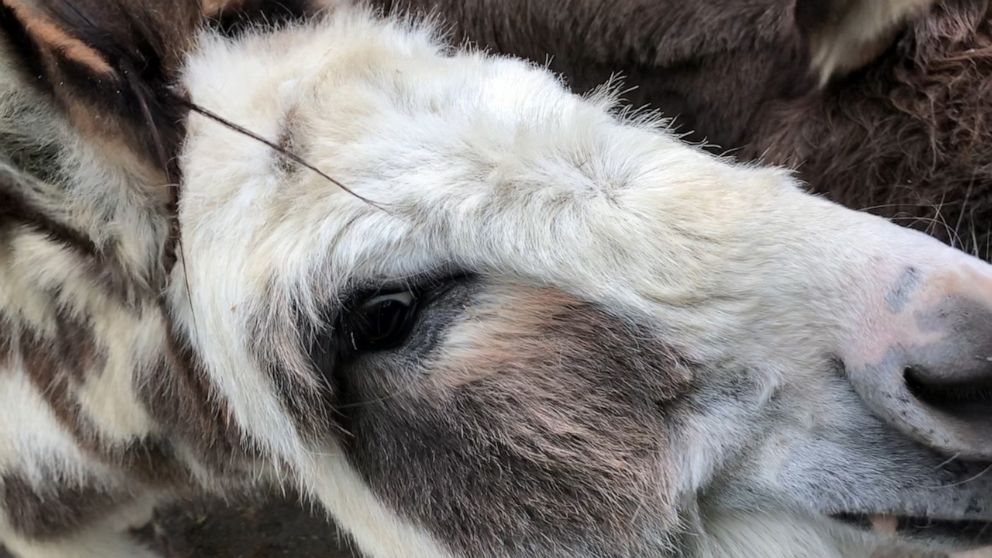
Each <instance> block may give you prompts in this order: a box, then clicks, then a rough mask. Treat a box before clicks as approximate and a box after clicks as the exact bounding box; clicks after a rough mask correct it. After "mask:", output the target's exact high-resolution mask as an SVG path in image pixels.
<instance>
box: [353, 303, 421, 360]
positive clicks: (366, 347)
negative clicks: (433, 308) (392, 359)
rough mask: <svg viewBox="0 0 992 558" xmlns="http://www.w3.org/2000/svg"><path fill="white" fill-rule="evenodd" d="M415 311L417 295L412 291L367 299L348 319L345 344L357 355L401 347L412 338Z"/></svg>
mask: <svg viewBox="0 0 992 558" xmlns="http://www.w3.org/2000/svg"><path fill="white" fill-rule="evenodd" d="M416 310H417V295H416V294H415V293H413V292H411V291H401V292H395V293H385V294H377V295H375V296H372V297H370V298H367V299H365V300H364V301H363V302H361V303H360V304H359V305H358V307H356V308H354V309H353V310H352V311H351V313H350V315H349V316H348V318H347V320H346V325H345V332H344V333H345V335H346V336H347V337H346V338H345V343H346V344H347V346H348V348H349V349H351V350H352V351H354V352H356V353H362V352H373V351H384V350H386V349H392V348H395V347H398V346H399V345H401V344H402V343H403V342H404V341H405V340H406V338H407V337H408V336H409V335H410V330H411V329H412V328H413V323H414V321H415V318H416V314H417V312H416Z"/></svg>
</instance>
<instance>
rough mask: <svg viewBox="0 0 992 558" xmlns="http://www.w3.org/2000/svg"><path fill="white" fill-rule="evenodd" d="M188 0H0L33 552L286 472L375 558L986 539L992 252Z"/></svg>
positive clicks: (2, 327)
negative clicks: (946, 242) (162, 506)
mask: <svg viewBox="0 0 992 558" xmlns="http://www.w3.org/2000/svg"><path fill="white" fill-rule="evenodd" d="M202 9H203V7H202V6H200V5H199V2H197V1H195V0H177V1H175V2H171V3H165V2H160V1H158V0H132V1H127V2H125V1H124V0H116V1H110V0H63V1H56V0H0V28H2V30H3V46H2V50H0V60H2V62H0V64H2V68H0V79H2V85H0V148H2V151H0V157H2V159H0V496H2V499H0V540H2V542H3V544H4V545H5V546H7V547H8V549H9V550H10V551H11V552H13V553H14V554H15V555H16V556H18V557H19V558H35V557H86V558H96V557H101V558H102V557H118V556H120V557H124V556H128V557H130V556H148V555H150V554H151V553H150V551H148V550H146V549H143V548H141V547H140V546H138V545H137V543H135V542H133V541H132V540H130V539H129V538H128V536H127V534H126V533H125V532H123V531H122V530H123V529H125V528H126V527H127V526H128V525H131V524H134V523H136V522H139V521H140V520H141V519H142V518H143V517H144V514H143V513H141V512H142V511H143V510H146V509H148V508H149V507H150V506H152V505H154V503H155V502H156V501H161V499H162V498H168V497H169V496H171V495H174V494H177V493H179V492H180V491H181V490H184V489H189V488H190V487H192V490H208V491H216V492H221V493H229V492H231V491H238V490H245V489H249V488H251V487H253V486H256V485H264V486H273V485H275V486H278V485H280V484H281V485H291V486H294V487H296V488H299V489H301V490H302V491H303V493H304V494H305V495H307V496H308V497H309V498H311V499H312V500H313V501H314V502H316V503H319V505H321V506H322V507H323V508H324V509H326V510H327V511H328V512H329V514H330V515H332V516H333V517H334V519H335V520H337V521H338V522H339V524H340V525H341V526H343V527H344V528H345V529H346V530H347V531H348V532H349V533H350V534H351V536H352V537H353V538H354V540H355V541H356V543H357V544H358V546H359V547H360V548H361V549H362V550H363V551H364V552H365V553H367V554H368V555H369V556H371V557H373V558H387V557H395V558H400V557H404V558H469V557H471V558H487V557H492V558H496V557H513V558H555V557H561V558H565V557H581V558H593V557H595V558H609V557H638V558H649V557H660V556H684V557H709V556H741V557H756V556H761V557H775V556H783V557H799V556H809V557H841V556H843V557H857V556H867V555H869V554H870V553H871V552H872V551H873V550H874V549H876V548H880V547H887V546H893V545H896V546H899V545H903V546H904V547H905V548H907V549H913V548H916V549H927V548H953V547H958V546H968V545H969V544H972V543H975V542H981V540H982V539H989V538H990V537H989V536H988V535H989V533H988V532H987V530H986V527H987V526H988V522H989V521H992V478H990V477H989V475H985V474H984V473H985V471H986V470H987V465H986V463H987V462H988V461H989V460H992V410H990V409H989V407H988V404H987V401H986V397H987V394H988V393H989V387H990V384H992V268H990V267H989V266H988V265H986V264H984V263H982V262H980V261H978V260H976V259H973V258H970V257H968V256H966V255H964V254H963V253H959V252H956V251H954V250H951V249H949V248H947V247H945V246H943V245H941V244H940V243H938V242H937V241H935V240H933V239H931V238H929V237H926V236H924V235H922V234H919V233H916V232H911V231H909V230H904V229H901V228H899V227H897V226H895V225H892V224H890V223H887V222H885V221H883V220H881V219H879V218H875V217H872V216H869V215H867V214H863V213H858V212H854V211H849V210H846V209H843V208H841V207H839V206H837V205H834V204H831V203H828V202H826V201H823V200H821V199H817V198H815V197H812V196H809V195H807V194H805V193H803V191H802V188H801V187H800V186H798V185H797V184H796V183H795V182H794V181H793V180H792V179H791V178H790V176H789V174H788V173H786V172H784V171H781V170H777V169H772V168H758V167H753V166H742V165H738V164H735V163H733V162H732V161H729V160H724V159H719V158H716V157H713V156H711V155H708V154H706V153H704V152H702V151H700V150H698V149H696V148H693V147H690V146H688V145H685V144H683V143H680V142H679V140H678V139H677V138H675V137H673V135H672V134H670V133H669V132H667V131H666V130H665V128H664V125H663V124H661V123H659V122H657V121H654V120H651V119H648V118H632V117H628V116H624V115H623V114H618V113H617V112H616V111H615V110H614V106H613V103H612V101H611V98H610V96H609V95H608V94H604V95H602V96H599V97H595V98H581V97H578V96H575V95H571V94H569V93H568V92H566V90H565V89H564V88H563V87H562V85H561V84H560V83H559V82H558V81H557V80H556V79H555V77H554V76H552V75H550V74H549V72H547V71H545V70H543V69H541V68H538V67H534V66H532V65H529V64H526V63H523V62H521V61H518V60H512V59H506V58H494V57H490V56H486V55H483V54H480V53H473V52H464V51H454V50H451V49H449V48H447V47H445V46H444V45H443V44H442V43H441V42H439V41H438V39H437V38H436V37H435V36H433V33H432V31H431V30H430V29H429V28H425V27H422V26H419V25H416V24H411V23H408V22H403V21H396V20H391V21H380V20H378V19H376V18H375V17H374V16H372V15H369V14H368V13H366V12H364V11H361V10H357V11H356V10H352V9H344V8H342V9H330V10H329V11H328V12H327V13H326V14H325V15H324V16H322V17H319V18H315V19H314V20H312V21H310V22H307V23H301V24H287V25H281V26H279V25H276V26H269V27H259V28H256V29H251V30H248V31H243V32H240V33H237V34H234V35H225V34H223V33H220V32H216V31H210V30H208V29H204V28H203V25H202V24H201V20H202V16H201V13H202ZM872 524H876V525H888V526H889V527H890V529H888V532H887V533H884V534H879V532H878V529H876V530H871V529H870V528H869V527H870V526H871V525H872ZM910 551H912V550H906V552H910Z"/></svg>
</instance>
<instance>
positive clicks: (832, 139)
mask: <svg viewBox="0 0 992 558" xmlns="http://www.w3.org/2000/svg"><path fill="white" fill-rule="evenodd" d="M752 137H753V139H752V140H751V144H750V145H749V146H748V148H747V149H746V150H745V151H744V153H743V155H744V156H746V157H749V158H756V157H762V156H763V158H764V159H765V160H767V161H770V162H774V163H778V164H785V165H789V166H792V167H794V168H798V169H799V173H800V177H802V178H803V179H804V180H806V181H807V182H809V183H810V184H811V185H812V187H813V189H814V190H816V191H818V192H822V193H825V194H827V195H829V196H830V197H831V198H833V199H835V200H838V201H840V202H842V203H844V204H845V205H848V206H851V207H854V208H868V209H870V210H871V211H874V212H876V213H881V214H883V215H886V216H890V217H894V218H896V220H897V222H900V223H902V224H906V225H911V226H915V227H917V228H921V229H925V230H927V231H928V232H930V233H931V234H933V235H934V236H937V237H938V238H940V239H942V240H944V241H948V242H951V243H952V244H954V245H956V246H959V247H961V248H962V249H964V250H967V251H970V252H973V253H975V254H977V255H979V256H981V257H983V258H985V259H990V258H992V21H990V13H989V3H988V2H987V0H945V1H944V2H942V3H941V4H940V5H938V6H937V7H936V8H934V9H933V11H932V12H930V14H929V15H927V16H926V17H923V18H920V19H919V20H917V21H916V22H915V23H914V24H913V26H912V28H911V29H910V30H909V31H908V32H906V33H905V34H904V35H903V36H902V37H901V38H900V39H899V41H898V42H897V43H896V44H895V45H894V46H893V47H892V48H891V49H889V50H888V51H887V52H886V53H885V54H884V55H883V56H882V58H881V59H879V60H877V61H876V62H875V63H874V64H872V65H871V66H870V67H869V68H868V69H867V70H866V71H864V72H861V73H859V74H857V75H854V76H851V77H850V78H849V79H845V80H842V81H840V82H838V83H836V84H834V85H832V86H830V87H829V88H828V89H827V90H826V91H825V92H824V93H823V94H822V95H810V96H807V97H805V98H803V99H797V100H792V101H783V102H779V103H776V104H775V105H774V106H773V107H771V108H770V109H769V110H768V111H767V112H766V114H765V115H764V116H763V117H762V119H761V122H760V126H758V127H757V128H756V129H755V130H754V132H753V136H752Z"/></svg>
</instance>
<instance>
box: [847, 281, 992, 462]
mask: <svg viewBox="0 0 992 558" xmlns="http://www.w3.org/2000/svg"><path fill="white" fill-rule="evenodd" d="M990 269H992V268H989V267H988V266H984V267H982V266H978V265H974V266H971V265H969V266H967V267H966V268H965V269H963V270H956V271H954V272H939V273H936V274H931V276H930V278H929V279H925V278H922V277H920V272H918V271H916V270H913V271H912V272H909V275H911V276H912V277H910V278H909V279H908V283H914V284H913V285H911V287H912V288H907V283H906V282H905V281H904V282H903V284H897V286H896V288H895V289H894V290H893V291H892V292H890V295H891V296H887V297H886V301H885V303H884V306H885V309H884V310H883V311H882V312H881V313H880V314H878V315H877V316H876V320H874V323H873V327H872V328H869V329H868V331H867V335H866V336H865V337H866V338H865V340H864V341H863V343H864V347H868V345H869V344H871V343H877V345H876V346H875V347H874V348H866V349H862V350H859V351H857V353H858V357H856V358H854V359H852V360H853V362H851V363H848V362H845V364H846V365H847V372H848V375H849V378H850V380H851V382H852V384H853V385H854V388H855V390H857V391H858V393H859V394H860V395H861V397H862V398H863V399H864V400H865V402H866V403H867V404H868V406H869V407H870V408H872V410H874V411H875V412H876V413H877V414H878V415H879V416H880V417H881V418H883V419H884V420H886V421H887V422H889V423H890V424H891V425H893V426H895V427H896V428H898V429H899V430H901V431H903V432H904V433H906V434H907V435H909V436H911V437H913V438H915V439H917V440H918V441H920V442H922V443H923V444H925V445H927V446H930V447H931V448H933V449H935V450H938V451H940V452H942V453H945V454H947V455H949V456H958V457H961V458H966V459H981V460H992V272H990V271H989V270H990ZM904 279H905V278H904ZM907 290H908V291H912V292H903V291H907ZM872 329H874V331H871V330H872ZM867 355H870V356H868V358H865V357H866V356H867Z"/></svg>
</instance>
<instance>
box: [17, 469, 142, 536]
mask: <svg viewBox="0 0 992 558" xmlns="http://www.w3.org/2000/svg"><path fill="white" fill-rule="evenodd" d="M0 494H2V498H0V501H2V502H3V506H4V509H6V510H9V511H10V513H8V515H7V518H8V521H10V523H11V526H12V527H14V528H15V529H17V530H18V531H20V532H22V533H24V534H26V535H27V536H30V537H33V538H36V539H46V538H51V537H57V536H59V535H61V534H63V533H65V532H66V530H67V529H68V530H71V529H73V528H78V527H81V526H82V525H84V524H85V522H86V521H87V520H88V519H89V518H91V517H93V516H99V515H102V514H105V513H106V510H107V508H111V507H113V506H114V505H119V504H122V503H126V502H127V501H128V500H129V497H128V496H127V495H126V494H122V493H117V492H111V491H107V490H104V489H100V488H97V487H96V485H95V484H94V485H90V486H86V487H84V488H66V487H55V486H54V485H47V486H44V487H33V486H32V485H31V484H30V483H29V482H28V481H27V480H25V479H23V478H21V477H18V476H6V477H4V478H3V479H0Z"/></svg>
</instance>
